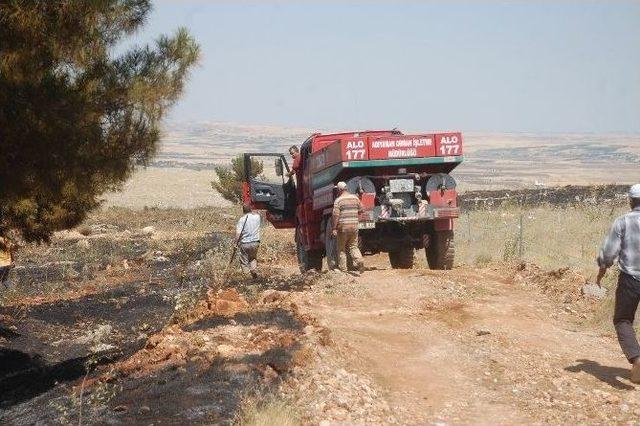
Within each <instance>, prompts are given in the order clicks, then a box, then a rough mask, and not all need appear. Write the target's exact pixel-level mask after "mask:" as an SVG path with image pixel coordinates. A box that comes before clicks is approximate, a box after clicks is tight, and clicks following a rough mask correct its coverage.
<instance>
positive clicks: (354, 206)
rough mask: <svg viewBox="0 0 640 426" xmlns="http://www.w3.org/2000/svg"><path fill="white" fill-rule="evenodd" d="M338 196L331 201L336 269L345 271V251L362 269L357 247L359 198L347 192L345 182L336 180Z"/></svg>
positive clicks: (360, 254) (360, 269)
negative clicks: (336, 253) (336, 257)
mask: <svg viewBox="0 0 640 426" xmlns="http://www.w3.org/2000/svg"><path fill="white" fill-rule="evenodd" d="M337 188H338V198H336V200H335V201H334V203H333V215H332V223H333V232H332V235H333V237H334V238H336V239H337V244H336V245H337V248H338V269H340V270H341V271H342V272H347V252H349V254H350V255H351V258H352V259H353V263H354V264H355V265H356V267H357V268H358V270H359V271H360V272H362V271H363V270H364V262H363V261H362V253H360V249H359V248H358V215H359V214H360V213H361V212H362V204H361V203H360V198H358V197H357V196H356V195H354V194H352V193H350V192H349V190H348V189H347V184H346V183H345V182H338V185H337Z"/></svg>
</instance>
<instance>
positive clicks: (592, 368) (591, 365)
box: [565, 359, 635, 390]
mask: <svg viewBox="0 0 640 426" xmlns="http://www.w3.org/2000/svg"><path fill="white" fill-rule="evenodd" d="M576 362H577V363H578V364H577V365H573V366H571V367H566V368H565V370H566V371H569V372H571V373H579V372H581V371H583V372H585V373H587V374H591V375H592V376H593V377H595V378H596V379H598V380H600V381H601V382H604V383H606V384H608V385H609V386H612V387H614V388H616V389H621V390H635V387H634V386H631V385H628V384H626V383H624V382H622V381H621V380H620V378H621V377H622V378H627V377H629V370H628V369H626V368H620V367H609V366H606V365H601V364H599V363H598V362H596V361H591V360H588V359H578V360H576Z"/></svg>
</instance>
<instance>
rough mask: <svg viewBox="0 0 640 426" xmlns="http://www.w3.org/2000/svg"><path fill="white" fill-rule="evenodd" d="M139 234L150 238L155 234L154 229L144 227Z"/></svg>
mask: <svg viewBox="0 0 640 426" xmlns="http://www.w3.org/2000/svg"><path fill="white" fill-rule="evenodd" d="M141 232H142V234H144V235H148V236H151V235H153V234H154V233H155V232H156V228H154V227H153V226H145V227H144V228H142V230H141Z"/></svg>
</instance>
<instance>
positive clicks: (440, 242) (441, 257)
mask: <svg viewBox="0 0 640 426" xmlns="http://www.w3.org/2000/svg"><path fill="white" fill-rule="evenodd" d="M425 253H426V255H427V263H428V264H429V268H431V269H453V259H454V257H455V253H456V250H455V245H454V243H453V231H436V232H433V233H432V234H431V236H430V238H429V246H428V247H425Z"/></svg>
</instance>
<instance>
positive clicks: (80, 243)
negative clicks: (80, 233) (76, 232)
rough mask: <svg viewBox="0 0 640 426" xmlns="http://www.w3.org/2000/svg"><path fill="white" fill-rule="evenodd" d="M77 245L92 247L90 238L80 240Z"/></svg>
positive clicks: (85, 247)
mask: <svg viewBox="0 0 640 426" xmlns="http://www.w3.org/2000/svg"><path fill="white" fill-rule="evenodd" d="M76 247H78V248H80V249H84V250H86V249H88V248H89V247H91V243H89V240H87V239H82V240H78V242H77V243H76Z"/></svg>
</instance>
